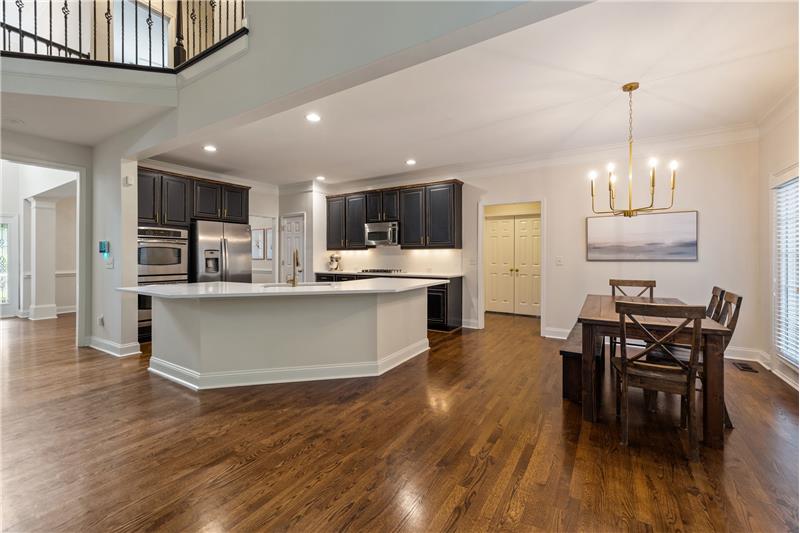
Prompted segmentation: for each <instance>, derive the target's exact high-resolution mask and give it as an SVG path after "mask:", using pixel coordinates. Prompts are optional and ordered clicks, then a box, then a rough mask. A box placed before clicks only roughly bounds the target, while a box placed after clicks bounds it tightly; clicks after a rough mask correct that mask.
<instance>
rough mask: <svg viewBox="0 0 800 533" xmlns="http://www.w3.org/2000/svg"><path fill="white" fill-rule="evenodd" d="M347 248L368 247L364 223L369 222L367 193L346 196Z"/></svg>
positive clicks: (345, 236)
mask: <svg viewBox="0 0 800 533" xmlns="http://www.w3.org/2000/svg"><path fill="white" fill-rule="evenodd" d="M344 211H345V215H344V221H345V235H344V240H345V248H347V249H353V248H366V247H367V240H366V235H365V234H364V224H366V222H367V196H366V194H350V195H348V196H345V197H344Z"/></svg>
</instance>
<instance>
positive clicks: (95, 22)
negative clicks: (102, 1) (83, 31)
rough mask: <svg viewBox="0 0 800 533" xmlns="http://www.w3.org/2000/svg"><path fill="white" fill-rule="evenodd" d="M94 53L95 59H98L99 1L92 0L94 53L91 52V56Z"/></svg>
mask: <svg viewBox="0 0 800 533" xmlns="http://www.w3.org/2000/svg"><path fill="white" fill-rule="evenodd" d="M92 55H94V60H95V61H97V3H96V2H95V1H94V0H92V53H91V54H89V57H90V58H91V57H92Z"/></svg>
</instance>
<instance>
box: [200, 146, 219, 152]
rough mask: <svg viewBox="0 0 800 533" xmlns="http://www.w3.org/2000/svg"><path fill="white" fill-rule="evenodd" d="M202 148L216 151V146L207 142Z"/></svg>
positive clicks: (207, 150)
mask: <svg viewBox="0 0 800 533" xmlns="http://www.w3.org/2000/svg"><path fill="white" fill-rule="evenodd" d="M203 150H205V151H206V152H216V151H217V147H216V146H214V145H213V144H207V145H205V146H203Z"/></svg>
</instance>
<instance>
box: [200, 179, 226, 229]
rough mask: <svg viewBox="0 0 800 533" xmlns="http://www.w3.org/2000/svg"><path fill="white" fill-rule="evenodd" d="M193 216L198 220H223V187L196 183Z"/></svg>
mask: <svg viewBox="0 0 800 533" xmlns="http://www.w3.org/2000/svg"><path fill="white" fill-rule="evenodd" d="M193 214H194V216H195V217H196V218H210V219H216V220H218V219H220V218H222V185H220V184H219V183H209V182H205V181H195V182H194V213H193Z"/></svg>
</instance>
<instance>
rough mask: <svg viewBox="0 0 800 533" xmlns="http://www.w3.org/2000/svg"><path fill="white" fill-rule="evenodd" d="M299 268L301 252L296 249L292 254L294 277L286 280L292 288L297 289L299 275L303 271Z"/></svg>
mask: <svg viewBox="0 0 800 533" xmlns="http://www.w3.org/2000/svg"><path fill="white" fill-rule="evenodd" d="M299 267H300V252H299V251H298V250H297V249H296V248H295V250H294V252H292V277H291V278H289V279H287V280H286V282H287V283H289V284H291V286H292V287H297V274H298V273H300V272H302V271H303V269H302V268H299Z"/></svg>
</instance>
